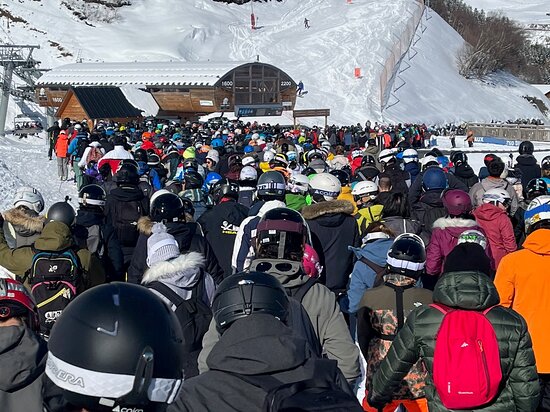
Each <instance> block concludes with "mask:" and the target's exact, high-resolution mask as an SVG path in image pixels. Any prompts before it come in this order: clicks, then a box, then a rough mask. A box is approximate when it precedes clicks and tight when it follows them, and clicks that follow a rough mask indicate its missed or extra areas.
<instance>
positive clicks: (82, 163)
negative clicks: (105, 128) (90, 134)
mask: <svg viewBox="0 0 550 412" xmlns="http://www.w3.org/2000/svg"><path fill="white" fill-rule="evenodd" d="M92 148H96V149H99V151H100V152H101V153H102V154H103V155H105V150H104V149H103V148H102V147H101V144H99V142H91V143H90V144H89V145H88V147H87V148H86V149H85V150H84V153H83V154H82V157H81V158H80V160H79V162H78V167H80V168H82V169H83V168H85V167H86V164H87V162H86V159H88V155H89V154H90V151H91V150H92Z"/></svg>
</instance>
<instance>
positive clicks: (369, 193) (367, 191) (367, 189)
mask: <svg viewBox="0 0 550 412" xmlns="http://www.w3.org/2000/svg"><path fill="white" fill-rule="evenodd" d="M378 191H379V189H378V185H377V184H376V183H374V182H371V181H369V180H366V181H361V182H357V183H356V184H355V186H353V189H352V190H351V194H352V196H353V199H354V200H355V201H356V202H357V201H358V200H360V199H361V198H363V197H368V198H369V199H370V200H374V198H376V196H377V195H378Z"/></svg>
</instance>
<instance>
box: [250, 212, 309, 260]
mask: <svg viewBox="0 0 550 412" xmlns="http://www.w3.org/2000/svg"><path fill="white" fill-rule="evenodd" d="M256 232H257V234H256V256H257V257H258V258H260V259H285V260H292V261H295V262H301V260H302V256H303V253H304V243H305V240H306V234H307V227H306V226H305V223H304V219H303V218H302V215H300V214H299V213H298V212H296V211H295V210H292V209H288V208H286V207H277V208H275V209H271V210H268V211H267V212H266V213H265V214H264V215H263V216H262V218H261V219H260V221H259V222H258V226H257V228H256Z"/></svg>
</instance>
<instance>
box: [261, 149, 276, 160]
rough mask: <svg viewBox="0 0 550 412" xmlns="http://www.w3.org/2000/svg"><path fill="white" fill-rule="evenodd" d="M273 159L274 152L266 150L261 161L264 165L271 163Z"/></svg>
mask: <svg viewBox="0 0 550 412" xmlns="http://www.w3.org/2000/svg"><path fill="white" fill-rule="evenodd" d="M274 158H275V152H273V151H271V150H266V151H265V152H264V157H263V161H264V162H266V163H269V162H271V161H272V160H273V159H274Z"/></svg>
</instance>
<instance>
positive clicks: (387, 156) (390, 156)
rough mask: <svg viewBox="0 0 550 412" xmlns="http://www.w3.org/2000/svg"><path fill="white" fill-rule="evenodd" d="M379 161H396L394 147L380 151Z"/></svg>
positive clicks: (384, 162)
mask: <svg viewBox="0 0 550 412" xmlns="http://www.w3.org/2000/svg"><path fill="white" fill-rule="evenodd" d="M378 161H379V162H380V163H382V164H383V165H385V164H386V163H389V162H391V161H395V151H394V150H392V149H384V150H382V151H380V153H378Z"/></svg>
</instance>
